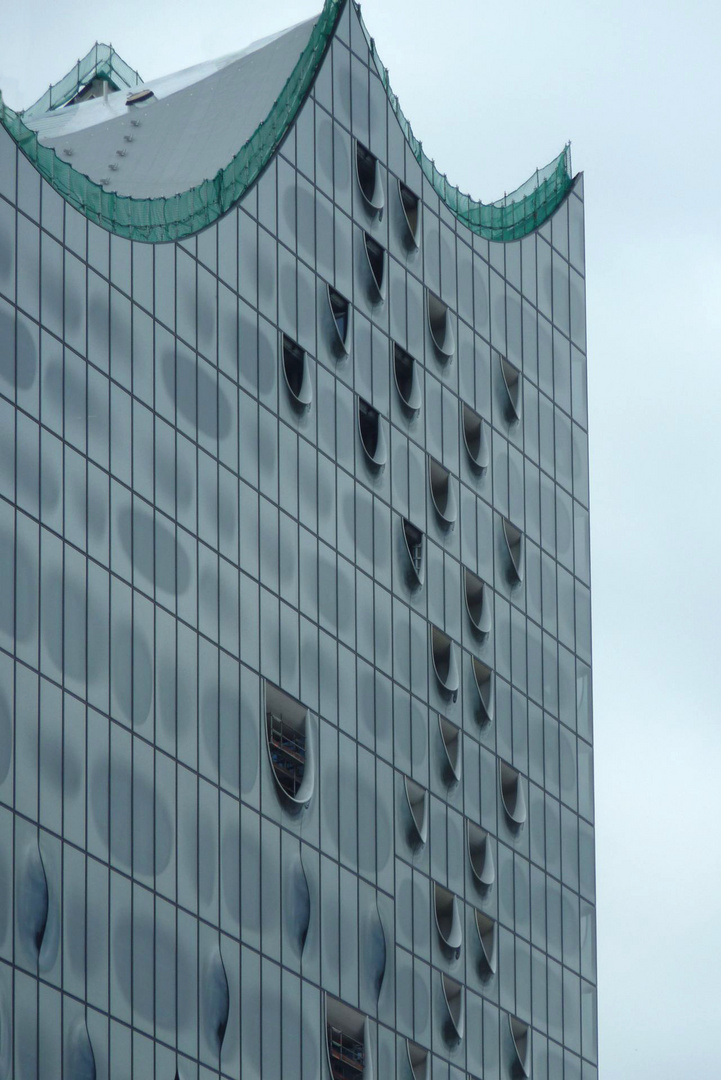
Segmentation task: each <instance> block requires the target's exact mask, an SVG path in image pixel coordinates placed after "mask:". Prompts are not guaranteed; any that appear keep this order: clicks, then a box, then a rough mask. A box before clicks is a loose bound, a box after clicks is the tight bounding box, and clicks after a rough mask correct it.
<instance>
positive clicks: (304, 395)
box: [283, 334, 313, 412]
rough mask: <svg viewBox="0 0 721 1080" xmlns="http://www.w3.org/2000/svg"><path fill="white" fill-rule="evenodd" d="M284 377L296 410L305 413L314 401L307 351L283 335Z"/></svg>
mask: <svg viewBox="0 0 721 1080" xmlns="http://www.w3.org/2000/svg"><path fill="white" fill-rule="evenodd" d="M283 375H284V376H285V384H286V386H287V387H288V392H289V394H290V399H291V402H292V404H293V406H294V408H295V409H297V410H298V412H305V411H306V410H307V409H309V408H310V405H311V402H312V401H313V387H312V386H311V381H310V373H309V371H308V361H307V358H306V355H305V351H304V350H303V349H301V347H300V345H297V344H296V343H295V341H293V340H292V339H291V338H289V337H288V336H287V335H286V334H283Z"/></svg>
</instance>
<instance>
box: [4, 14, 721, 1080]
mask: <svg viewBox="0 0 721 1080" xmlns="http://www.w3.org/2000/svg"><path fill="white" fill-rule="evenodd" d="M320 6H321V0H275V2H274V3H272V4H266V5H256V4H253V5H251V4H250V3H247V2H246V3H243V2H241V3H229V2H228V0H204V2H203V3H202V4H198V5H192V4H187V5H183V6H181V5H178V4H172V5H171V4H170V3H168V2H167V0H156V2H155V3H153V4H148V3H147V2H142V3H141V2H139V0H124V2H123V3H122V4H121V3H119V2H118V0H110V2H106V3H104V4H99V5H88V4H87V3H85V2H81V0H66V2H65V3H64V4H62V5H59V4H55V5H50V4H47V3H42V2H40V0H24V2H23V3H22V4H13V5H8V6H7V7H6V10H5V11H4V12H3V35H2V39H0V88H1V89H2V90H3V93H4V95H5V98H6V100H7V101H8V103H9V104H10V105H12V106H14V107H16V108H19V107H22V106H25V105H29V104H30V103H31V102H32V101H34V100H35V98H36V97H38V96H39V95H40V93H41V92H42V91H43V90H44V89H45V88H46V87H47V84H48V82H49V81H56V80H57V79H58V78H60V77H61V76H62V75H63V74H65V72H66V71H67V69H68V68H69V67H70V65H71V64H72V62H73V61H74V60H75V59H76V57H77V56H78V55H82V54H84V53H85V52H86V51H87V49H88V48H89V47H90V45H91V44H92V43H93V42H94V41H95V39H96V38H99V39H100V40H102V41H110V42H112V44H114V45H115V47H116V48H117V49H118V51H119V52H120V54H121V55H122V56H123V58H124V59H125V60H126V61H127V62H128V63H129V64H131V65H132V66H133V67H136V68H137V69H138V70H139V71H140V72H141V74H142V75H143V76H145V77H150V76H154V75H161V74H165V73H167V72H170V71H175V70H178V69H179V68H182V67H185V66H188V65H189V64H193V63H196V62H198V61H200V60H203V59H207V58H210V57H213V56H218V55H222V54H223V53H227V52H229V51H232V50H234V49H237V48H240V47H242V46H243V45H244V44H246V43H247V42H249V41H251V40H253V39H254V38H257V37H261V36H263V35H265V34H267V33H271V32H273V31H275V30H278V29H280V28H282V27H284V26H287V25H290V24H291V23H294V22H296V21H299V20H300V19H302V18H305V17H306V16H308V15H311V14H313V13H314V12H316V11H317V10H318V9H319V8H320ZM363 15H364V18H365V21H366V24H367V26H368V28H369V30H370V33H371V34H373V35H374V37H375V39H376V42H377V45H378V50H379V53H380V56H381V58H382V59H383V61H384V62H385V63H386V64H387V66H388V67H389V69H390V72H391V83H392V85H393V88H394V90H395V91H396V93H397V94H398V95H399V96H400V99H401V103H402V105H403V108H404V111H405V113H406V115H407V116H408V118H409V119H410V121H411V123H412V124H413V127H414V130H415V132H416V134H417V135H418V136H419V137H420V138H422V139H423V143H424V147H425V148H426V150H427V152H428V153H429V154H431V155H432V156H433V157H435V159H436V162H437V163H438V164H439V166H440V167H441V168H442V169H443V170H445V171H446V172H447V173H448V175H449V178H450V179H451V180H452V181H454V182H456V183H458V184H459V185H460V186H461V187H462V188H463V189H464V190H468V191H470V193H471V194H473V195H476V196H478V197H480V198H482V199H487V200H490V199H493V198H496V197H498V196H499V195H501V194H502V193H503V191H504V190H506V189H507V190H511V189H512V188H514V187H515V186H517V185H518V184H519V183H521V182H522V181H523V180H525V179H526V178H527V176H528V175H529V174H530V173H531V172H532V170H533V169H534V168H535V167H536V166H537V165H543V164H545V163H546V162H547V161H549V160H550V159H551V158H552V157H553V156H554V155H555V154H556V153H557V152H558V151H559V150H560V149H561V147H562V146H563V144H564V143H565V142H566V141H567V140H568V139H571V141H572V144H573V164H574V168H575V169H583V170H584V172H585V174H586V213H587V267H588V333H589V341H588V350H589V405H590V443H591V446H590V452H591V501H592V560H593V562H592V566H593V592H594V609H593V628H594V667H595V718H596V719H595V724H596V728H595V730H596V811H597V863H598V938H599V944H598V952H599V1017H600V1018H599V1024H600V1074H601V1077H602V1080H646V1078H649V1080H650V1078H651V1077H653V1080H677V1078H678V1077H683V1076H693V1075H698V1076H701V1075H703V1076H712V1075H714V1074H716V1073H717V1072H718V1069H719V1065H718V1062H719V1060H721V1024H720V1023H719V1016H720V1015H721V979H720V978H719V973H718V965H719V960H720V959H721V900H720V899H719V897H721V841H720V839H719V828H720V822H721V783H720V781H719V777H720V774H721V706H720V705H719V694H718V689H717V684H718V670H719V666H721V656H720V655H719V654H720V651H721V650H720V646H721V632H720V631H719V611H720V610H721V573H720V572H719V568H718V562H719V560H718V537H719V535H721V510H720V509H719V505H720V503H719V488H720V484H719V472H720V471H721V425H720V424H719V420H720V418H721V407H720V405H719V402H720V401H721V345H720V344H719V343H720V342H721V257H720V255H719V253H720V252H721V181H720V177H721V140H720V139H719V116H720V115H721V79H720V78H719V59H718V58H719V53H720V51H721V5H719V4H718V3H712V2H700V0H685V2H684V0H656V2H655V3H653V4H651V3H650V2H643V0H635V2H634V0H631V2H628V0H626V2H625V3H621V2H620V0H606V2H605V3H604V4H599V3H594V2H592V0H591V2H588V0H587V2H585V3H581V2H580V0H550V2H549V3H546V4H539V3H538V0H533V2H531V0H517V2H516V3H514V4H512V5H496V6H494V7H491V6H490V5H483V4H479V3H478V2H477V0H444V2H443V3H438V2H437V0H435V2H431V0H366V2H365V3H364V5H363ZM552 1080H556V1078H552Z"/></svg>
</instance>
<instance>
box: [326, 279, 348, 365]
mask: <svg viewBox="0 0 721 1080" xmlns="http://www.w3.org/2000/svg"><path fill="white" fill-rule="evenodd" d="M328 306H329V308H330V313H331V317H332V327H333V333H332V335H331V349H332V350H333V352H334V353H335V355H336V356H338V358H339V359H340V358H342V357H344V356H347V355H348V330H349V327H350V305H349V303H348V301H347V300H346V298H345V297H344V296H341V294H340V293H339V292H337V290H336V289H334V288H333V286H332V285H329V286H328Z"/></svg>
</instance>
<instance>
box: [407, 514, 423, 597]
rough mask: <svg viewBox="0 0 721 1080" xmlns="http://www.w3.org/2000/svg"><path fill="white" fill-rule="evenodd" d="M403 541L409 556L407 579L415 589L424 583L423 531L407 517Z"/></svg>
mask: <svg viewBox="0 0 721 1080" xmlns="http://www.w3.org/2000/svg"><path fill="white" fill-rule="evenodd" d="M403 541H404V544H405V549H406V554H407V556H408V570H407V573H406V581H407V583H408V585H409V587H410V588H411V589H415V588H418V587H420V586H421V585H423V577H424V571H423V533H422V532H421V530H420V529H418V528H417V527H416V526H415V525H413V524H412V523H411V522H410V521H408V519H407V518H403Z"/></svg>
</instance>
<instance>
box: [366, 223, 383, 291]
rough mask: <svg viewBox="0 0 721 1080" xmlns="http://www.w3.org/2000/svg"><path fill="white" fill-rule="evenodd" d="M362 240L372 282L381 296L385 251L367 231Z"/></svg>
mask: <svg viewBox="0 0 721 1080" xmlns="http://www.w3.org/2000/svg"><path fill="white" fill-rule="evenodd" d="M364 241H365V249H366V255H367V257H368V265H369V267H370V271H371V275H372V278H373V284H374V286H375V289H376V291H377V293H378V296H379V297H381V298H382V297H383V291H384V287H385V286H384V281H385V267H386V253H385V251H384V250H383V248H382V247H381V246H380V244H379V243H378V242H377V241H376V240H374V239H373V237H372V236H369V235H368V233H364Z"/></svg>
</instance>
